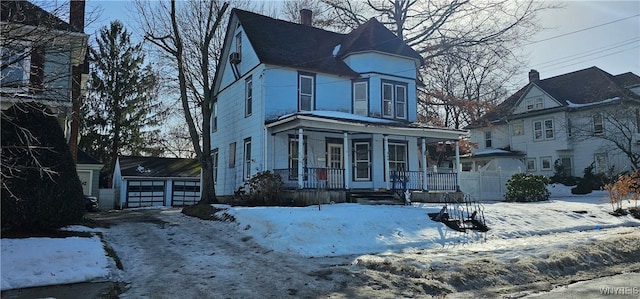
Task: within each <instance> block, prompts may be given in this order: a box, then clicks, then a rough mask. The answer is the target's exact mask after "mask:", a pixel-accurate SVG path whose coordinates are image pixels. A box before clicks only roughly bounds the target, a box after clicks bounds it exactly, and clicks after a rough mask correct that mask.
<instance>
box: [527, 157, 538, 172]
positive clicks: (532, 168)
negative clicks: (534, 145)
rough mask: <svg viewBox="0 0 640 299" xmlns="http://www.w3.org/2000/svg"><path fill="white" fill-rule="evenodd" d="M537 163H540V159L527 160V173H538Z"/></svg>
mask: <svg viewBox="0 0 640 299" xmlns="http://www.w3.org/2000/svg"><path fill="white" fill-rule="evenodd" d="M530 162H531V166H533V167H531V168H529V163H530ZM537 162H538V159H537V158H527V159H526V160H525V167H526V168H527V172H534V171H537V168H536V163H537Z"/></svg>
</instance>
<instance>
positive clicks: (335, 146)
mask: <svg viewBox="0 0 640 299" xmlns="http://www.w3.org/2000/svg"><path fill="white" fill-rule="evenodd" d="M327 151H328V161H327V168H329V170H328V172H329V173H327V187H328V188H339V187H340V186H343V182H344V172H343V169H344V154H343V146H342V144H339V143H329V145H328V148H327Z"/></svg>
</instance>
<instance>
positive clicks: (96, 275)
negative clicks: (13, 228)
mask: <svg viewBox="0 0 640 299" xmlns="http://www.w3.org/2000/svg"><path fill="white" fill-rule="evenodd" d="M550 190H551V192H552V198H551V200H549V201H546V202H539V203H503V202H499V203H490V204H485V205H484V213H485V217H486V219H487V224H488V226H489V227H490V231H489V232H487V233H486V234H483V233H474V232H470V233H459V232H455V231H453V230H451V229H449V228H448V227H446V226H445V225H444V224H442V223H438V222H433V221H431V220H429V218H428V216H427V215H426V214H427V213H433V212H438V211H439V210H440V208H441V207H442V204H421V203H414V204H413V205H412V206H367V205H358V204H335V205H323V206H322V207H321V208H320V209H319V208H318V206H309V207H303V208H294V207H291V208H289V207H255V208H245V207H228V206H223V207H225V208H227V209H225V211H224V212H220V213H226V214H228V215H231V216H233V217H234V218H235V224H234V225H232V226H229V227H230V228H231V229H237V231H238V233H241V234H243V235H245V236H248V237H249V238H251V239H253V240H254V241H255V242H257V243H259V244H260V245H261V246H263V247H265V248H266V249H269V250H273V251H276V252H281V253H288V254H296V255H300V256H306V257H324V256H342V255H366V254H381V253H382V254H384V253H395V254H397V253H399V252H400V253H401V252H412V251H413V252H415V251H417V250H431V249H442V250H440V252H444V253H446V251H448V250H460V248H463V249H464V250H473V251H474V252H482V251H496V250H497V251H502V252H505V253H508V252H510V250H513V248H518V247H520V248H524V247H527V250H529V251H533V252H532V254H533V255H544V254H547V251H549V250H553V248H552V247H553V246H552V245H553V244H554V243H555V241H557V240H559V239H560V238H562V240H563V241H564V242H561V243H562V244H564V245H563V246H566V244H567V242H566V241H567V239H573V240H572V241H573V242H572V244H581V243H582V242H585V241H587V240H589V239H590V238H596V239H597V238H603V237H604V236H606V235H607V234H608V232H609V231H613V230H617V229H619V228H624V227H638V226H640V220H638V219H635V218H633V217H631V216H623V217H613V216H611V215H609V214H608V213H609V212H610V211H611V205H610V204H609V203H608V202H607V201H606V193H605V192H603V191H595V192H593V193H591V194H588V195H582V196H573V195H571V193H570V192H569V191H568V190H569V188H567V187H564V186H555V187H550ZM633 205H635V203H625V204H624V206H626V207H628V206H633ZM184 217H186V216H184ZM206 228H207V226H206V225H203V226H202V228H194V229H206ZM70 229H73V230H88V231H91V229H87V228H81V227H73V228H70ZM97 231H101V232H102V233H103V234H105V235H106V234H109V229H98V230H97ZM573 232H575V233H573ZM181 233H184V234H189V230H184V231H183V232H181ZM534 236H535V237H536V238H527V237H534ZM541 240H544V242H546V243H547V245H549V246H539V244H530V243H531V242H540V241H541ZM202 242H203V244H190V245H193V246H195V247H198V246H200V245H202V246H201V247H206V246H205V244H204V242H206V241H202ZM461 244H462V246H458V245H461ZM181 245H182V244H181V243H180V242H175V246H181ZM0 246H1V250H2V252H1V254H2V255H1V276H2V286H1V288H2V290H8V289H14V288H24V287H31V286H42V285H52V284H63V283H74V282H83V281H96V280H109V279H112V277H111V275H112V273H113V272H114V271H116V270H114V269H115V266H114V262H113V260H112V259H111V258H109V257H107V256H106V254H105V251H104V249H103V244H102V242H101V240H100V238H99V237H97V236H94V237H91V238H80V237H72V238H64V239H55V238H28V239H6V238H3V239H2V240H1V244H0ZM556 249H557V248H556ZM176 251H177V252H179V251H180V250H176ZM515 255H517V254H516V253H514V256H515ZM370 258H371V259H374V257H370ZM197 261H198V259H194V262H197ZM186 266H187V267H194V268H197V266H198V265H186ZM220 275H224V273H220Z"/></svg>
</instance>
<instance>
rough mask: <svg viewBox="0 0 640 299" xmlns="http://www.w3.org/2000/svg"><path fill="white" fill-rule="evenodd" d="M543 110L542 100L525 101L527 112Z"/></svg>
mask: <svg viewBox="0 0 640 299" xmlns="http://www.w3.org/2000/svg"><path fill="white" fill-rule="evenodd" d="M542 108H544V102H543V101H542V98H535V99H528V100H527V111H530V110H539V109H542Z"/></svg>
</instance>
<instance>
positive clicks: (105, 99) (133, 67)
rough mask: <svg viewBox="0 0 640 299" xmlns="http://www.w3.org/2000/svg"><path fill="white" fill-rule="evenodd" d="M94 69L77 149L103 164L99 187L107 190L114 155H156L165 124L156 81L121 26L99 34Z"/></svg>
mask: <svg viewBox="0 0 640 299" xmlns="http://www.w3.org/2000/svg"><path fill="white" fill-rule="evenodd" d="M89 61H90V63H91V65H92V70H91V77H90V79H89V81H88V83H87V95H86V99H85V101H84V106H83V111H82V112H83V114H84V115H83V126H82V138H81V140H80V148H82V149H84V150H85V151H87V152H88V153H90V154H92V155H93V156H95V157H97V158H99V159H101V160H102V162H103V163H104V164H105V168H103V170H102V175H101V185H103V186H104V185H109V183H110V177H111V174H112V173H113V168H114V164H115V161H116V158H117V157H118V155H121V154H125V155H158V154H160V153H162V152H163V149H162V148H161V144H162V143H161V142H159V141H160V140H159V138H160V134H159V133H160V132H159V131H160V130H159V128H158V126H159V125H160V124H161V123H162V122H163V120H164V119H165V118H166V115H165V114H166V113H165V109H164V105H163V103H162V101H161V100H160V99H158V86H159V84H158V79H157V78H158V76H156V74H155V73H154V70H153V68H152V67H151V65H149V64H145V55H144V53H143V51H142V44H141V43H139V44H132V42H131V34H130V33H129V32H128V31H127V29H126V28H124V26H123V24H122V23H121V22H120V21H113V22H111V24H110V26H105V27H102V28H101V29H100V33H99V34H98V35H97V36H96V38H95V45H94V47H93V48H91V49H89Z"/></svg>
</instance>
